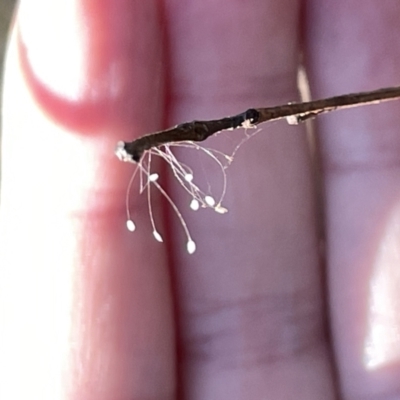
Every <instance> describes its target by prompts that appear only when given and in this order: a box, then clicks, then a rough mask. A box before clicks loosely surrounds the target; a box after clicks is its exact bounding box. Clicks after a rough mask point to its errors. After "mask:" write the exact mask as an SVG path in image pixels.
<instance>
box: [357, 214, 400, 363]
mask: <svg viewBox="0 0 400 400" xmlns="http://www.w3.org/2000/svg"><path fill="white" fill-rule="evenodd" d="M367 323H368V325H367V335H366V339H365V343H364V364H365V366H366V367H367V368H368V369H377V368H381V367H384V366H386V365H388V364H392V363H395V362H399V361H400V207H398V208H397V209H396V210H395V211H394V212H393V213H392V214H391V215H390V217H389V219H388V222H387V224H386V227H385V229H384V231H383V235H382V239H381V241H380V244H379V248H378V251H377V256H376V259H375V263H374V265H373V269H372V275H371V280H370V288H369V304H368V319H367Z"/></svg>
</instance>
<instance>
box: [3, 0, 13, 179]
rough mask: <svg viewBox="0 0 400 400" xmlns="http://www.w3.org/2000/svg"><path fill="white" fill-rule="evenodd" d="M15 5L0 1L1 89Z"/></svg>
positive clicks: (7, 0)
mask: <svg viewBox="0 0 400 400" xmlns="http://www.w3.org/2000/svg"><path fill="white" fill-rule="evenodd" d="M15 3H16V0H0V71H1V74H0V85H1V87H3V63H4V56H5V54H4V53H5V51H6V46H7V36H8V35H7V34H8V27H9V26H10V21H11V18H12V14H13V10H14V6H15ZM1 99H2V96H1V95H0V110H2V108H3V107H2V104H1ZM1 116H2V113H1V112H0V127H1V126H2V123H1ZM0 139H1V128H0ZM0 149H1V142H0ZM0 168H1V167H0ZM0 173H1V169H0Z"/></svg>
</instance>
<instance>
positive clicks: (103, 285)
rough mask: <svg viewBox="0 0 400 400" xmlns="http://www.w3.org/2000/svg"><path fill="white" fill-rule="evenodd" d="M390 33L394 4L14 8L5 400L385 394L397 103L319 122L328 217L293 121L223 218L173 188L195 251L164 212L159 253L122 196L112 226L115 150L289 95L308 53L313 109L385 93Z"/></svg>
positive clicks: (399, 62) (254, 144)
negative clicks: (343, 97) (165, 128)
mask: <svg viewBox="0 0 400 400" xmlns="http://www.w3.org/2000/svg"><path fill="white" fill-rule="evenodd" d="M399 22H400V8H399V6H398V4H397V2H394V1H387V2H385V3H379V5H378V4H377V2H376V1H373V0H363V1H361V0H350V1H349V0H339V1H325V2H320V1H318V0H314V1H309V2H307V8H306V9H301V2H299V1H295V0H285V1H273V0H251V1H247V2H243V1H242V2H238V1H228V2H227V1H221V0H218V1H214V2H211V1H202V2H201V1H197V2H195V1H191V2H189V1H182V0H180V1H179V0H166V1H164V2H161V1H156V0H154V1H153V0H149V1H138V0H104V1H101V2H100V1H82V0H75V1H61V0H38V1H35V2H33V1H30V0H23V1H22V2H21V5H20V8H19V11H18V13H17V16H16V19H15V23H14V26H13V30H12V34H11V39H10V46H9V51H8V57H7V64H6V73H5V88H4V107H3V119H4V126H3V144H2V146H3V157H2V158H3V160H2V161H3V169H2V174H3V176H2V197H1V244H0V246H1V257H2V258H1V263H0V302H1V306H0V307H1V314H0V316H1V319H0V324H1V325H0V350H1V353H0V366H1V369H0V372H1V375H0V382H1V383H0V397H1V398H4V399H18V400H19V399H25V398H31V399H41V400H46V399H51V400H55V399H79V400H81V399H84V400H114V399H117V400H119V399H121V400H122V399H169V400H172V399H178V398H179V399H180V398H184V399H188V400H210V399H213V400H214V399H215V400H226V399H230V400H234V399H246V400H251V399H257V400H258V399H266V398H268V399H274V400H278V399H288V398H296V399H307V400H312V399H315V400H320V399H325V400H329V399H335V398H337V396H338V394H340V395H341V396H342V397H343V398H345V399H369V400H372V399H395V398H397V397H399V396H400V386H399V383H398V382H399V378H398V377H399V374H400V364H399V363H400V338H399V332H400V300H399V299H400V296H399V292H400V273H399V268H398V266H399V265H398V264H399V245H400V228H399V221H400V208H399V207H400V205H399V199H400V184H399V174H400V173H399V160H400V134H399V126H400V113H399V107H400V106H399V103H398V102H392V103H391V104H385V105H379V106H371V107H362V108H359V109H356V110H351V111H345V112H341V113H337V114H332V115H329V116H326V117H321V118H318V121H317V123H318V124H317V132H318V133H319V135H318V138H319V141H318V143H317V145H318V146H317V147H316V150H317V152H319V153H318V155H319V156H318V158H319V159H320V161H321V167H322V168H321V169H322V171H323V172H322V174H321V176H319V178H322V179H321V181H322V185H321V187H322V192H323V193H324V195H323V196H322V197H323V207H322V208H323V211H324V212H323V213H321V212H320V211H319V206H318V205H317V204H318V201H317V200H316V199H317V197H318V196H317V193H318V190H319V189H320V186H319V183H318V182H319V180H318V179H317V177H316V175H315V173H314V172H313V171H314V169H313V167H314V165H313V162H312V158H311V156H310V154H311V152H310V148H309V144H308V142H307V137H306V134H305V128H304V126H299V127H292V126H289V125H287V124H285V123H284V122H282V123H276V124H266V125H264V126H263V132H262V133H259V134H258V135H257V137H255V138H253V139H252V140H250V141H249V142H248V143H246V145H245V146H243V147H242V148H241V149H240V152H239V153H238V154H237V156H236V159H235V161H234V162H233V164H232V166H231V167H230V170H229V172H230V173H229V182H228V192H227V196H226V201H225V205H226V206H227V208H228V209H229V213H228V214H226V215H223V216H220V215H217V214H215V213H213V212H212V211H210V210H201V211H199V212H198V213H194V212H191V213H190V212H189V213H187V212H186V211H185V210H186V209H187V208H188V207H187V204H188V199H187V197H185V195H184V194H182V191H181V190H180V188H179V187H178V185H177V184H176V183H174V182H170V185H169V188H168V193H170V194H171V195H173V196H174V198H176V199H177V204H178V206H179V208H180V209H181V211H182V212H183V214H184V216H185V219H186V222H187V223H188V225H189V227H190V229H191V232H192V235H193V237H194V238H195V240H196V242H197V252H196V253H195V254H194V255H192V256H189V255H188V254H186V250H185V245H184V239H183V236H182V232H181V227H180V225H179V223H178V222H176V218H175V216H174V215H173V213H172V212H171V210H170V209H169V208H163V207H158V206H157V202H158V200H159V199H157V196H154V199H153V200H154V201H153V206H154V212H155V217H156V221H157V224H158V225H159V226H160V231H162V232H163V234H164V237H165V238H167V244H164V245H162V244H159V243H157V242H156V241H155V240H154V238H153V237H152V235H151V229H150V227H149V225H150V224H149V219H148V212H147V202H146V198H145V196H142V197H140V196H139V195H138V194H136V193H135V194H133V195H132V197H131V198H132V202H131V205H130V209H131V210H132V212H133V213H134V218H135V222H136V225H137V231H136V232H135V233H134V234H132V233H130V232H128V230H126V228H125V219H126V209H125V194H126V188H127V183H128V181H129V178H130V176H131V174H132V171H133V169H132V166H131V165H128V164H123V163H120V162H119V161H118V160H117V158H116V157H115V156H114V154H113V149H114V147H115V144H116V142H117V141H118V140H129V139H133V138H134V137H137V136H139V135H141V134H143V133H147V132H151V131H155V130H157V129H159V128H161V127H162V125H163V123H165V121H166V120H167V122H168V125H172V124H175V123H178V122H183V121H188V120H192V119H194V118H197V119H200V118H214V117H222V116H224V115H226V114H234V113H237V112H240V111H243V110H245V109H246V108H248V107H257V106H268V105H275V104H280V103H283V102H288V101H294V100H297V99H298V90H297V83H296V77H297V69H298V65H299V59H300V53H301V52H302V54H303V60H304V62H305V65H306V69H307V72H308V77H309V81H310V87H311V91H312V95H313V97H325V96H330V95H335V94H342V93H346V92H352V91H360V90H372V89H376V88H378V87H384V86H390V85H395V84H398V82H399V78H400V45H399V44H400V42H399V26H400V25H399ZM229 135H232V136H233V135H235V132H231V133H229ZM229 135H226V136H224V135H221V137H219V138H218V139H217V140H220V141H221V142H223V141H226V142H229V141H230V140H231V137H230V136H229ZM180 157H181V159H182V160H183V161H185V162H188V163H189V162H190V163H191V167H192V168H194V171H202V165H201V161H198V160H197V159H196V158H195V157H193V158H192V159H189V157H188V155H187V153H186V152H185V151H182V152H181V153H180ZM208 179H209V181H210V184H211V185H215V184H218V179H219V178H218V177H216V176H214V175H213V174H209V175H208ZM208 211H209V212H208ZM165 213H168V214H170V215H169V216H168V218H164V216H165V215H163V214H165ZM322 215H324V216H325V217H326V218H325V219H324V221H325V222H324V223H323V224H322V223H321V220H322ZM163 222H166V223H165V224H164V226H162V225H163ZM323 238H326V242H325V244H324V246H322V243H324V241H323ZM328 332H329V334H328Z"/></svg>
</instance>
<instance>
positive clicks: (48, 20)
mask: <svg viewBox="0 0 400 400" xmlns="http://www.w3.org/2000/svg"><path fill="white" fill-rule="evenodd" d="M82 14H83V12H82V1H79V0H68V1H54V0H38V1H32V0H22V1H21V3H20V6H19V10H18V20H17V21H18V28H19V33H20V36H21V39H22V43H23V45H24V46H25V47H26V52H27V57H28V61H29V64H30V66H31V68H32V70H33V72H34V74H35V76H36V78H38V79H39V80H40V81H41V82H42V83H43V84H45V85H46V86H48V87H49V88H51V90H52V91H53V92H55V93H57V94H59V95H62V96H63V97H64V98H67V99H70V100H78V99H79V98H80V97H81V96H82V94H83V92H84V85H85V76H86V75H87V67H86V65H85V58H87V55H86V54H87V50H88V43H87V28H86V27H85V20H84V18H83V16H82Z"/></svg>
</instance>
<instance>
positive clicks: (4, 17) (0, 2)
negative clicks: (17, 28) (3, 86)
mask: <svg viewBox="0 0 400 400" xmlns="http://www.w3.org/2000/svg"><path fill="white" fill-rule="evenodd" d="M14 5H15V0H0V63H1V64H0V65H1V70H2V71H3V61H4V52H5V48H6V43H7V32H8V27H9V25H10V20H11V16H12V12H13V9H14ZM2 75H3V74H2Z"/></svg>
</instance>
